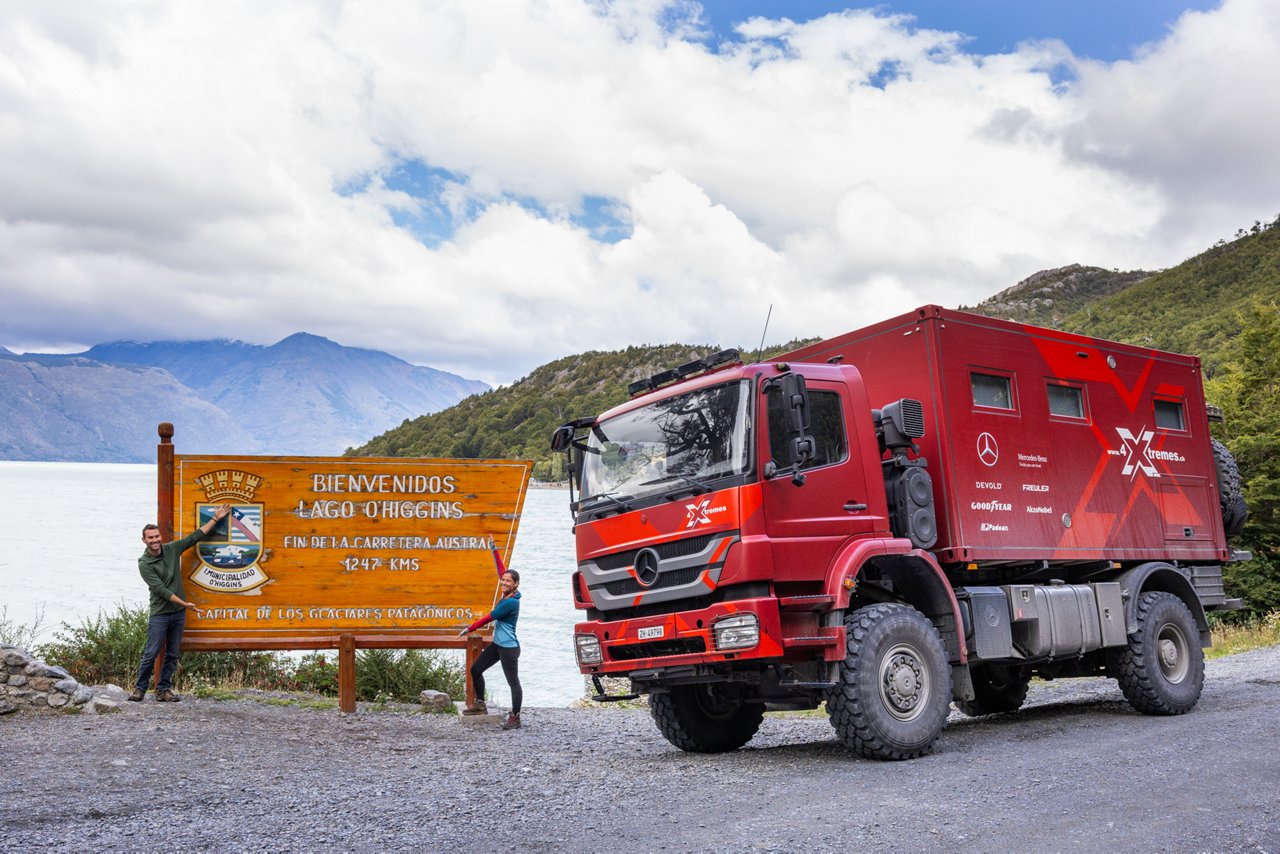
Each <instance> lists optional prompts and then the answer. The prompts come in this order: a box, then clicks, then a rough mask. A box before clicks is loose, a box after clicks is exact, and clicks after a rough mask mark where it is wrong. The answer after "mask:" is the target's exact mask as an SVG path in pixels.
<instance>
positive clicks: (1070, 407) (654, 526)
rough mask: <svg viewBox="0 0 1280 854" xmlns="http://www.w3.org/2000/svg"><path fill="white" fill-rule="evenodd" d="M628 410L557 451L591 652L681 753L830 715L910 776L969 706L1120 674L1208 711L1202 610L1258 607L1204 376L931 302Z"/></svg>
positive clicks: (695, 375)
mask: <svg viewBox="0 0 1280 854" xmlns="http://www.w3.org/2000/svg"><path fill="white" fill-rule="evenodd" d="M631 394H632V397H631V399H630V400H629V401H628V402H627V403H624V404H622V405H621V406H617V407H614V408H613V409H611V410H609V411H608V412H605V413H603V414H601V415H598V416H595V417H590V418H583V419H579V420H577V421H574V422H572V423H570V424H566V425H564V426H562V427H560V428H559V429H558V430H557V431H556V432H555V434H554V436H553V438H552V447H553V448H554V449H556V450H558V451H567V452H568V453H569V454H570V470H571V472H572V486H573V487H574V490H575V491H572V492H571V494H570V498H571V502H572V503H571V509H572V512H573V514H574V522H575V527H574V531H575V537H576V543H577V561H578V565H577V570H576V571H575V572H574V574H573V597H574V601H575V603H576V605H577V607H578V608H580V609H582V610H583V611H585V620H584V621H583V622H580V623H578V624H577V625H576V627H575V635H574V648H575V652H576V655H577V660H578V664H579V667H580V668H581V670H582V672H583V673H585V674H589V675H591V676H594V677H600V676H615V677H628V678H629V679H630V682H631V689H632V691H633V692H635V693H636V694H640V693H645V694H648V695H649V707H650V710H651V712H652V715H653V718H654V720H655V722H656V723H657V725H658V728H659V729H660V730H661V731H662V733H663V735H665V736H666V737H667V739H668V740H670V741H671V742H672V743H673V744H675V745H676V746H677V747H680V748H682V749H684V750H691V751H701V752H713V751H723V750H733V749H736V748H738V747H740V746H742V745H743V744H746V743H747V742H748V741H749V740H750V739H751V737H752V736H753V735H754V734H755V732H756V730H757V729H758V728H759V726H760V722H761V719H762V717H763V714H764V712H765V711H766V709H812V708H816V707H817V706H818V705H819V704H820V703H822V702H824V701H825V702H826V705H827V710H828V712H829V713H830V717H831V724H832V726H833V727H834V728H835V730H836V733H837V734H838V735H839V738H840V739H841V740H842V741H843V742H844V743H845V744H846V745H847V746H848V747H849V748H850V749H852V750H853V751H855V752H857V753H859V754H861V755H864V756H868V757H873V758H879V759H905V758H909V757H914V756H918V755H920V754H922V753H924V752H926V751H927V750H929V749H930V747H931V746H932V745H933V744H934V742H935V741H936V740H937V738H938V736H939V734H940V733H941V732H942V728H943V725H944V723H945V721H946V718H947V713H948V706H949V704H950V703H951V702H952V701H953V700H954V701H955V703H956V704H957V705H958V706H959V708H960V709H961V710H962V711H964V712H966V713H968V714H971V715H981V714H988V713H992V712H1008V711H1012V710H1014V709H1017V708H1018V707H1019V706H1020V705H1021V704H1022V702H1023V700H1024V699H1025V697H1026V693H1027V683H1028V680H1029V679H1030V678H1031V677H1032V676H1040V677H1042V678H1046V679H1054V678H1060V677H1069V676H1095V675H1101V674H1106V675H1109V676H1112V677H1114V678H1115V679H1116V680H1117V681H1118V682H1119V684H1120V688H1121V690H1122V691H1123V692H1124V695H1125V697H1126V698H1128V700H1129V702H1130V703H1131V704H1132V705H1133V706H1134V707H1135V708H1137V709H1138V710H1140V711H1142V712H1146V713H1149V714H1163V715H1172V714H1181V713H1183V712H1186V711H1188V710H1189V709H1191V708H1192V707H1193V706H1194V705H1195V704H1196V701H1197V700H1198V699H1199V696H1200V691H1201V688H1202V685H1203V680H1204V659H1203V654H1202V647H1205V646H1207V645H1208V644H1209V642H1210V641H1209V627H1208V624H1207V623H1206V620H1205V612H1206V611H1208V610H1212V609H1215V608H1230V607H1233V606H1235V607H1238V606H1239V602H1238V600H1227V599H1226V598H1225V596H1224V594H1223V588H1222V566H1223V564H1225V563H1227V562H1229V561H1232V560H1238V559H1243V558H1247V554H1246V553H1243V552H1237V551H1233V550H1232V549H1231V548H1230V547H1228V545H1227V537H1228V536H1229V535H1233V534H1237V533H1239V531H1240V528H1241V526H1242V525H1243V522H1244V516H1245V508H1244V503H1243V501H1242V499H1241V497H1240V487H1239V474H1238V472H1237V471H1236V466H1235V461H1234V460H1232V459H1231V457H1230V455H1229V454H1228V453H1227V452H1226V449H1225V448H1223V447H1222V446H1221V445H1220V444H1218V443H1217V442H1215V441H1214V440H1212V439H1211V438H1210V436H1209V420H1210V415H1211V413H1209V412H1208V410H1207V408H1206V405H1205V401H1204V392H1203V387H1202V382H1201V373H1200V364H1199V360H1198V359H1196V358H1194V357H1190V356H1179V355H1175V354H1172V353H1165V352H1160V351H1157V350H1150V349H1144V348H1141V347H1133V346H1129V345H1125V344H1117V343H1112V342H1108V341H1101V340H1097V339H1093V338H1086V337H1083V336H1079V335H1071V334H1067V333H1064V332H1056V331H1053V330H1049V329H1041V328H1038V327H1034V326H1027V325H1022V324H1017V323H1010V322H1007V321H1002V320H993V319H990V318H986V317H980V316H977V315H972V314H966V313H963V312H959V311H951V310H947V309H943V308H939V307H938V306H925V307H923V308H920V309H917V310H916V311H913V312H911V313H909V314H905V315H902V316H901V317H896V318H893V319H891V320H886V321H884V322H882V323H878V324H875V325H874V326H870V327H868V328H866V329H862V330H859V331H856V332H851V333H849V334H847V335H843V336H840V337H838V338H832V339H830V340H827V341H822V342H820V343H818V344H814V345H812V346H808V347H804V348H802V349H800V350H796V351H794V352H792V353H789V354H787V355H785V356H782V357H779V358H777V359H773V360H771V361H769V362H764V363H754V364H746V365H744V364H742V363H741V361H739V359H738V355H737V353H736V352H735V351H725V352H722V353H718V354H716V355H715V356H712V357H709V358H707V359H701V360H698V361H696V362H692V363H690V364H686V365H681V366H680V367H678V368H674V369H672V370H669V371H666V372H664V373H661V374H658V375H656V376H653V377H650V378H648V379H644V380H641V381H639V382H636V383H633V384H632V387H631ZM1219 417H1220V416H1219ZM595 684H596V685H597V690H598V691H599V696H598V697H597V699H616V697H608V696H605V693H604V690H603V688H601V687H600V685H601V683H600V681H599V679H598V678H597V679H596V680H595Z"/></svg>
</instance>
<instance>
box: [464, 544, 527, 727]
mask: <svg viewBox="0 0 1280 854" xmlns="http://www.w3.org/2000/svg"><path fill="white" fill-rule="evenodd" d="M493 559H494V562H495V563H496V565H497V567H498V577H499V579H500V580H501V584H502V599H501V600H499V601H498V604H497V605H495V606H494V607H493V610H492V611H490V612H489V613H488V614H485V615H484V616H483V617H481V618H480V619H478V620H476V621H475V622H474V623H472V624H471V625H469V626H467V627H466V628H465V629H463V630H462V631H460V632H458V636H459V637H462V636H463V635H465V634H467V633H468V632H474V631H476V630H477V629H480V628H482V627H484V626H486V625H488V624H489V623H493V624H494V626H493V643H491V644H489V645H488V646H486V647H485V648H484V651H482V652H481V653H480V655H478V656H477V657H476V660H475V662H474V663H473V664H472V665H471V681H472V684H473V685H474V686H475V689H476V701H475V702H474V703H472V704H471V705H470V706H467V707H466V708H465V709H463V710H462V713H463V714H464V715H486V714H488V713H489V708H488V706H487V705H486V704H485V701H484V672H485V671H486V670H488V669H489V668H490V667H493V665H494V664H495V663H497V662H499V661H500V662H502V675H504V676H506V677H507V684H508V685H510V686H511V714H510V715H508V716H507V720H506V723H504V724H503V725H502V728H503V729H519V728H520V706H521V704H522V702H523V700H524V690H523V689H522V688H521V687H520V673H519V661H520V641H519V640H518V639H517V638H516V620H517V619H519V618H520V573H518V572H516V571H515V570H514V569H507V568H506V567H504V566H503V565H502V558H501V557H499V556H498V550H497V549H494V550H493Z"/></svg>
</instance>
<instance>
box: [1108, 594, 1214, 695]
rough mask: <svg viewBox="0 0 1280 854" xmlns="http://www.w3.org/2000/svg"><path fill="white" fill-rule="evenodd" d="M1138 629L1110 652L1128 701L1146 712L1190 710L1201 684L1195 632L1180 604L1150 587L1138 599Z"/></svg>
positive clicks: (1200, 653) (1201, 652)
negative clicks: (1127, 640)
mask: <svg viewBox="0 0 1280 854" xmlns="http://www.w3.org/2000/svg"><path fill="white" fill-rule="evenodd" d="M1137 622H1138V628H1137V631H1135V632H1133V633H1132V634H1130V635H1129V643H1128V645H1127V646H1123V647H1120V648H1118V649H1117V650H1115V651H1113V652H1112V653H1111V662H1110V665H1111V669H1112V672H1113V673H1115V676H1116V681H1117V682H1119V683H1120V691H1121V692H1122V693H1123V694H1124V697H1125V699H1126V700H1128V701H1129V705H1131V706H1133V707H1134V708H1135V709H1137V710H1138V711H1140V712H1142V713H1143V714H1147V715H1181V714H1183V713H1185V712H1189V711H1191V709H1192V708H1193V707H1194V706H1195V704H1196V702H1197V701H1198V700H1199V699H1200V691H1201V690H1202V689H1203V688H1204V650H1202V649H1201V648H1200V630H1199V628H1197V627H1196V621H1195V618H1194V617H1193V616H1191V611H1190V610H1189V609H1188V608H1187V606H1186V603H1185V602H1183V601H1182V600H1181V599H1179V598H1178V597H1177V596H1175V595H1173V594H1172V593H1166V592H1164V591H1161V590H1152V591H1148V592H1146V593H1143V594H1142V596H1141V597H1140V598H1139V599H1138V614H1137Z"/></svg>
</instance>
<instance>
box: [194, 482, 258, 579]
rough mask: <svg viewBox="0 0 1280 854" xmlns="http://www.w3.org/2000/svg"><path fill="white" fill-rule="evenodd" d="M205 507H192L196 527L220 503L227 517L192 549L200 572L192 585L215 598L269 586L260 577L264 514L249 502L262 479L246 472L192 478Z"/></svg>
mask: <svg viewBox="0 0 1280 854" xmlns="http://www.w3.org/2000/svg"><path fill="white" fill-rule="evenodd" d="M197 480H198V482H199V483H200V486H201V487H202V488H203V489H204V495H205V499H206V502H205V503H201V504H197V505H196V507H195V510H196V519H195V524H196V526H201V525H204V524H206V523H207V522H208V521H209V520H210V519H212V518H213V515H214V512H215V511H216V510H217V509H218V507H219V506H221V505H222V504H223V503H230V504H231V512H230V513H229V514H227V517H226V518H225V519H223V520H222V521H221V522H220V523H218V525H217V526H216V527H214V529H213V531H212V532H211V533H210V534H209V536H207V537H205V538H204V539H203V540H201V541H200V542H199V543H197V544H196V554H197V555H198V556H199V558H200V566H199V568H197V569H196V571H195V572H194V573H192V575H191V580H192V581H193V582H195V583H196V584H198V585H200V586H201V587H203V588H204V589H205V590H211V591H213V592H215V593H243V592H245V591H248V590H253V589H255V588H257V587H260V586H262V585H263V584H265V583H266V582H267V581H268V580H270V579H269V578H268V577H267V574H266V573H265V572H263V571H262V567H261V565H260V564H261V563H262V562H263V561H264V560H265V557H264V554H263V548H262V525H263V517H264V513H263V509H262V505H261V504H255V503H252V502H253V497H254V493H255V492H256V491H257V489H258V487H259V486H260V485H261V484H262V478H260V477H258V476H257V475H253V474H250V473H249V472H244V471H238V470H229V469H224V470H220V471H214V472H209V473H208V474H203V475H201V476H200V477H199V478H197Z"/></svg>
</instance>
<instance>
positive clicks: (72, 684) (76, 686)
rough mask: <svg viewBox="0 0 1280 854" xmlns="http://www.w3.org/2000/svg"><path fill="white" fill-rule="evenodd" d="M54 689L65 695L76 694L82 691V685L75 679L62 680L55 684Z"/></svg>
mask: <svg viewBox="0 0 1280 854" xmlns="http://www.w3.org/2000/svg"><path fill="white" fill-rule="evenodd" d="M53 688H54V689H55V690H57V691H61V692H62V693H64V694H74V693H75V692H76V691H78V690H80V683H79V682H77V681H76V680H74V679H60V680H58V681H57V682H54V683H53Z"/></svg>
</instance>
